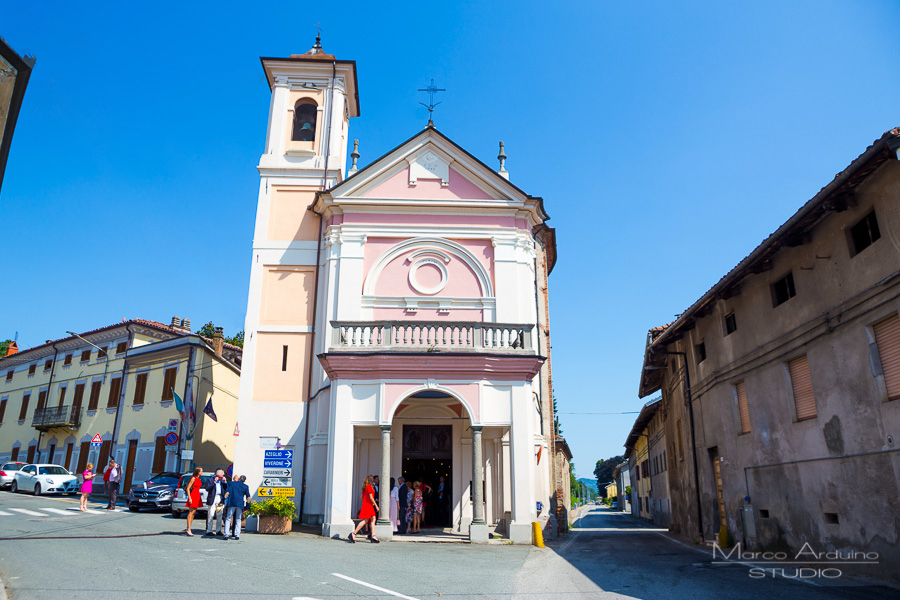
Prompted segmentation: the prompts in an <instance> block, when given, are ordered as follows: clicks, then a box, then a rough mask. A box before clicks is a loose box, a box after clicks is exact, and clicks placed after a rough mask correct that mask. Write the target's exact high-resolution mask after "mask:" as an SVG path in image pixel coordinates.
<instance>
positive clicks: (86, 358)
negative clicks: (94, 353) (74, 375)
mask: <svg viewBox="0 0 900 600" xmlns="http://www.w3.org/2000/svg"><path fill="white" fill-rule="evenodd" d="M81 362H83V363H85V362H91V351H90V350H82V351H81Z"/></svg>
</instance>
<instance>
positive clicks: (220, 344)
mask: <svg viewBox="0 0 900 600" xmlns="http://www.w3.org/2000/svg"><path fill="white" fill-rule="evenodd" d="M213 347H214V348H215V350H216V356H222V350H224V349H225V334H224V333H222V328H221V327H216V332H215V333H214V334H213Z"/></svg>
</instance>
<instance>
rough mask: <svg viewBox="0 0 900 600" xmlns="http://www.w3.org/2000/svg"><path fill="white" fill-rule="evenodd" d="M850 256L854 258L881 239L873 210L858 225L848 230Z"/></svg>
mask: <svg viewBox="0 0 900 600" xmlns="http://www.w3.org/2000/svg"><path fill="white" fill-rule="evenodd" d="M849 234H850V256H851V257H853V256H856V255H857V254H859V253H860V252H862V251H863V250H865V249H866V248H868V247H869V246H871V245H872V244H874V243H875V242H876V241H878V239H879V238H880V237H881V231H880V230H879V229H878V219H877V218H875V211H874V210H873V211H872V212H870V213H869V214H867V215H866V216H865V217H863V218H862V219H861V220H860V222H859V223H857V224H856V225H854V226H853V227H851V228H850V231H849Z"/></svg>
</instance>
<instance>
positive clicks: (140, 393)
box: [133, 373, 147, 406]
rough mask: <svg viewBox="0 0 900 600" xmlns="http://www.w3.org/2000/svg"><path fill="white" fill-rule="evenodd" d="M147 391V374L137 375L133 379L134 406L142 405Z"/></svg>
mask: <svg viewBox="0 0 900 600" xmlns="http://www.w3.org/2000/svg"><path fill="white" fill-rule="evenodd" d="M146 391H147V374H146V373H138V376H137V377H135V378H134V403H133V404H134V406H140V405H141V404H143V403H144V393H145V392H146Z"/></svg>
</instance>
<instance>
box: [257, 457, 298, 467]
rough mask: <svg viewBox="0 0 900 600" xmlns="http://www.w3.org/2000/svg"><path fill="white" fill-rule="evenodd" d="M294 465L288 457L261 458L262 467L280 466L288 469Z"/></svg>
mask: <svg viewBox="0 0 900 600" xmlns="http://www.w3.org/2000/svg"><path fill="white" fill-rule="evenodd" d="M293 466H294V461H293V460H291V459H290V458H265V459H263V468H264V469H269V468H272V467H281V468H285V469H289V468H291V467H293Z"/></svg>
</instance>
